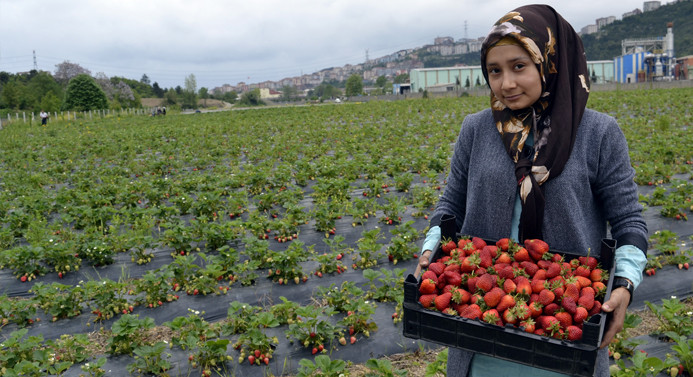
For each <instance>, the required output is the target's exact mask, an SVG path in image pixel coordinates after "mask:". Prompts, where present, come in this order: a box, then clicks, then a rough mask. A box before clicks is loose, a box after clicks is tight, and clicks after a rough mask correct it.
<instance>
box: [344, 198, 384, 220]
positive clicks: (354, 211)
mask: <svg viewBox="0 0 693 377" xmlns="http://www.w3.org/2000/svg"><path fill="white" fill-rule="evenodd" d="M376 208H377V204H376V202H375V199H373V198H354V199H352V200H351V201H350V202H348V203H347V207H346V212H347V214H348V215H349V216H351V217H352V223H351V225H352V226H354V227H355V226H357V225H363V224H364V223H365V222H366V221H368V218H369V217H370V216H375V209H376Z"/></svg>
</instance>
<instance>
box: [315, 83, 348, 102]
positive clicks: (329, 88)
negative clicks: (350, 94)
mask: <svg viewBox="0 0 693 377" xmlns="http://www.w3.org/2000/svg"><path fill="white" fill-rule="evenodd" d="M313 95H314V96H316V97H318V98H321V99H326V98H337V97H339V96H341V95H342V91H341V90H339V88H336V87H335V86H334V85H332V84H329V83H327V82H323V83H322V84H320V85H318V86H316V87H315V88H314V89H313Z"/></svg>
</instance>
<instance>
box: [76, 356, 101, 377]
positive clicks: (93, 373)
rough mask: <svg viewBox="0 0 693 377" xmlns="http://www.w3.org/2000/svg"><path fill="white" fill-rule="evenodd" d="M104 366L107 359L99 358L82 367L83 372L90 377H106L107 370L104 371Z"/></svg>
mask: <svg viewBox="0 0 693 377" xmlns="http://www.w3.org/2000/svg"><path fill="white" fill-rule="evenodd" d="M104 364H106V358H105V357H99V358H98V359H97V360H96V361H95V362H91V363H85V364H84V365H82V366H80V369H81V370H82V372H85V373H87V376H89V377H102V376H105V375H106V370H104V369H103V366H104Z"/></svg>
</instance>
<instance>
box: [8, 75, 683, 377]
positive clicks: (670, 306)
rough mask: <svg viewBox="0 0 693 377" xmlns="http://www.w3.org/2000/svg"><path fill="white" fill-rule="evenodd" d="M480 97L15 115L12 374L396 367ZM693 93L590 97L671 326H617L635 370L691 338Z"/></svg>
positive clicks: (11, 138) (414, 346) (645, 286)
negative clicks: (419, 271) (42, 118)
mask: <svg viewBox="0 0 693 377" xmlns="http://www.w3.org/2000/svg"><path fill="white" fill-rule="evenodd" d="M487 102H488V99H487V98H486V97H481V98H478V97H464V98H456V99H455V98H448V99H422V100H403V101H395V102H370V103H364V104H359V103H345V104H340V105H320V106H307V107H276V108H266V109H252V110H237V111H227V112H219V113H209V114H194V115H172V114H169V115H167V116H165V117H144V116H121V117H118V116H108V117H104V118H100V117H94V118H93V119H88V118H85V119H79V118H78V119H76V120H74V119H73V120H70V121H54V122H52V123H50V124H49V125H48V126H47V127H38V126H33V127H30V126H27V125H24V124H19V123H15V124H10V125H6V126H5V128H4V129H3V130H1V131H0V164H1V166H2V173H1V175H0V185H1V187H0V188H1V190H0V220H1V223H2V226H1V227H0V250H1V251H0V343H1V344H0V372H2V373H1V374H2V375H8V376H12V375H20V374H21V375H31V376H43V375H47V374H48V375H65V376H77V375H86V376H97V375H113V376H121V375H122V376H126V375H162V376H163V375H171V376H187V375H236V376H265V375H282V374H291V375H303V376H310V375H324V376H338V375H339V374H340V373H341V374H345V375H346V374H348V373H349V372H348V369H347V368H348V364H349V363H365V365H366V367H367V368H370V370H372V371H373V373H381V374H376V375H386V373H387V372H390V373H393V372H396V371H393V370H392V367H391V366H390V365H389V364H388V363H387V362H386V361H383V360H381V359H379V358H380V357H381V356H384V355H390V354H394V353H399V352H406V351H416V350H418V349H419V348H420V347H429V346H431V344H429V343H425V342H417V341H414V340H412V339H408V338H405V337H404V336H403V335H402V324H401V315H402V301H403V288H402V287H403V282H404V279H405V278H406V276H407V275H408V274H410V273H412V272H413V270H414V267H415V266H416V264H417V259H416V257H417V255H418V253H419V251H420V250H419V249H420V245H421V242H422V239H423V236H424V235H425V232H426V230H427V226H428V220H427V217H428V215H429V214H430V213H431V212H432V209H433V206H434V205H435V203H436V201H437V197H438V195H439V194H440V191H441V190H443V189H444V187H445V174H446V171H447V168H448V164H449V158H450V155H451V153H452V147H453V143H454V142H455V140H456V137H457V134H458V132H459V127H460V124H461V122H462V119H463V118H464V116H465V115H466V114H468V113H472V112H476V111H478V110H480V109H483V108H485V107H486V106H487ZM692 102H693V89H690V88H687V89H672V90H650V91H617V92H595V93H592V95H591V97H590V103H589V106H590V107H592V108H594V109H596V110H599V111H603V112H607V113H609V114H611V115H613V116H615V117H616V118H618V120H619V124H620V125H621V127H622V129H623V131H624V133H625V134H626V137H627V139H628V141H629V144H630V148H631V149H630V152H631V160H632V163H633V166H634V168H635V169H636V181H637V183H638V184H639V185H640V189H641V202H642V203H643V205H644V206H645V208H646V210H645V217H646V220H647V222H648V226H649V228H650V236H651V238H650V250H649V256H648V268H647V276H645V279H644V281H643V283H642V285H641V286H640V288H638V290H637V291H636V293H635V297H634V301H633V306H632V308H633V309H645V308H649V310H651V311H652V312H653V313H658V316H657V318H659V320H658V322H659V323H661V326H660V327H661V328H660V327H658V328H657V330H656V331H655V332H656V333H657V334H660V335H657V336H653V337H643V338H642V339H632V338H629V337H628V335H627V332H624V333H623V334H622V337H621V338H622V341H621V343H619V345H618V346H617V347H616V346H615V348H614V351H615V352H617V353H618V355H619V356H620V355H623V356H622V357H620V358H619V361H616V360H614V365H615V366H618V363H619V362H620V363H622V364H623V365H622V367H621V368H620V369H619V372H620V373H623V374H621V375H624V376H625V375H637V374H628V373H631V372H633V369H637V367H638V366H643V365H645V364H643V363H645V362H652V363H654V362H655V361H654V360H651V359H657V360H660V362H661V364H662V368H661V369H660V370H662V371H663V370H664V366H665V365H666V366H667V367H669V364H667V362H670V363H671V362H673V361H671V360H668V359H667V358H666V356H665V353H666V352H669V353H671V355H672V356H671V357H672V358H675V357H676V355H677V353H676V352H674V351H671V349H672V348H671V346H672V345H673V346H677V345H678V346H680V347H683V346H686V345H690V347H693V344H692V343H693V341H692V340H690V336H691V334H692V333H693V316H692V315H691V313H690V312H689V311H686V310H684V309H685V308H686V306H685V304H684V303H682V301H681V300H682V299H685V298H687V297H690V296H692V295H693V273H691V272H690V270H688V266H689V264H690V263H692V262H693V261H692V260H691V259H692V258H693V251H692V249H691V247H690V245H691V243H692V242H693V225H691V223H690V222H689V221H688V217H690V216H691V215H693V203H692V202H691V197H693V132H691V129H690V127H691V124H692V123H693V122H692V120H693V110H691V109H692V108H693V103H692ZM672 296H674V297H675V298H672ZM678 305H681V306H678ZM629 318H630V320H631V322H630V323H635V322H637V319H636V318H635V317H632V318H631V317H629ZM674 320H676V321H678V322H677V323H676V324H674V325H672V324H671V322H672V321H674ZM686 329H687V330H686ZM673 330H676V331H679V333H678V337H674V335H673V334H670V336H669V337H668V338H667V339H669V340H668V341H666V342H664V341H662V339H663V338H665V336H664V335H662V334H664V333H665V332H667V331H673ZM689 330H690V331H689ZM686 339H689V340H688V343H686V342H687V341H686ZM672 340H676V341H678V343H677V342H676V341H672ZM647 347H650V348H647ZM637 349H648V350H649V351H650V357H649V358H645V359H643V360H640V358H642V357H643V356H642V355H640V352H637ZM654 349H656V350H660V349H662V350H666V352H665V351H661V353H660V354H658V353H657V352H659V351H655V350H654ZM681 352H684V353H682V354H685V351H681ZM692 358H693V357H691V356H690V352H689V359H692ZM648 360H649V361H648ZM672 360H673V359H672ZM676 361H677V364H678V362H680V363H681V364H682V365H684V366H685V365H686V364H685V360H684V358H681V357H679V358H676ZM688 362H689V363H690V364H688V366H687V367H685V368H684V370H687V372H686V371H684V372H683V373H688V374H689V375H690V373H691V370H692V369H693V360H688ZM646 365H648V367H647V368H648V369H649V365H650V364H646ZM629 368H630V369H629ZM643 368H644V367H643ZM686 368H687V369H686ZM431 369H432V370H434V369H435V365H432V368H431ZM616 373H617V372H615V374H616ZM667 374H668V371H667ZM643 375H644V374H643Z"/></svg>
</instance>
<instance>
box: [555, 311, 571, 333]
mask: <svg viewBox="0 0 693 377" xmlns="http://www.w3.org/2000/svg"><path fill="white" fill-rule="evenodd" d="M554 317H556V319H557V320H558V322H560V323H561V327H563V328H564V329H566V328H568V326H572V324H573V316H572V315H571V314H570V313H568V312H557V313H555V314H554Z"/></svg>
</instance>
